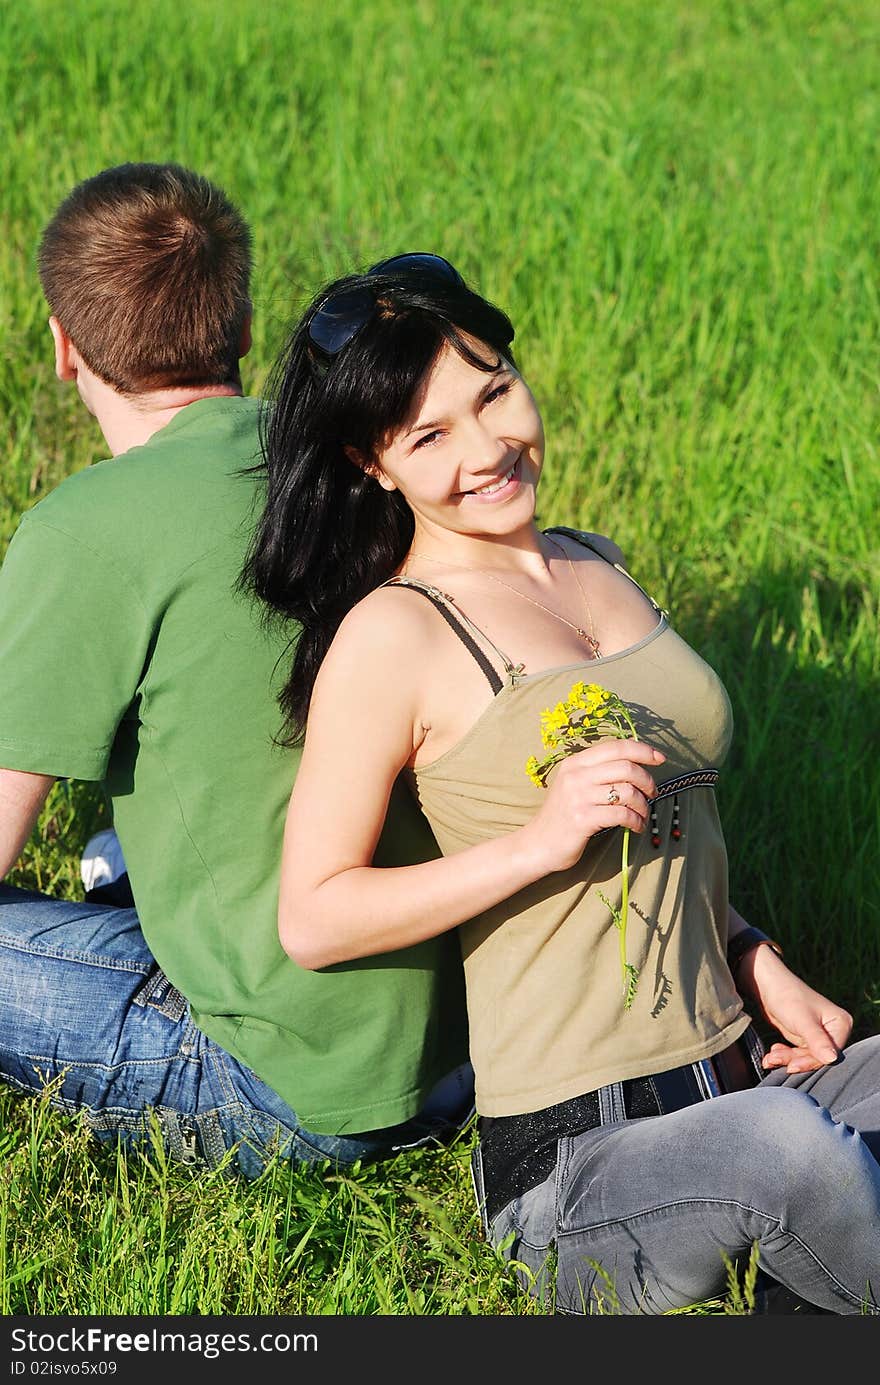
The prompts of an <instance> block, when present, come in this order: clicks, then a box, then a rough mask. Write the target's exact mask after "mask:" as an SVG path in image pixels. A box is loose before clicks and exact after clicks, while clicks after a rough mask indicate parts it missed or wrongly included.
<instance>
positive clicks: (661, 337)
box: [0, 0, 880, 1315]
mask: <svg viewBox="0 0 880 1385" xmlns="http://www.w3.org/2000/svg"><path fill="white" fill-rule="evenodd" d="M878 55H880V9H878V7H877V5H876V4H875V3H873V0H848V3H844V0H840V3H832V0H717V2H716V3H711V4H710V3H705V4H704V3H699V2H698V0H691V2H690V3H686V0H653V2H652V3H636V0H616V2H615V3H614V4H613V5H609V4H604V3H598V0H584V3H578V4H573V5H564V6H563V5H561V4H560V5H553V4H546V3H545V4H543V5H539V4H535V3H534V2H533V0H513V2H511V0H501V3H499V4H497V5H494V6H475V5H472V4H466V3H464V2H463V0H413V3H409V4H405V3H399V2H398V3H395V0H333V3H329V4H328V3H326V2H324V3H319V0H290V3H288V4H285V5H276V6H266V5H259V4H257V3H256V0H224V3H222V4H219V3H213V0H189V3H188V4H187V5H185V6H184V5H180V4H173V3H171V0H149V3H144V4H142V5H137V6H133V5H130V4H127V3H122V0H67V3H63V4H62V3H61V0H57V2H56V0H30V3H29V4H27V5H22V4H16V3H14V0H0V85H2V101H0V185H2V188H3V198H2V206H0V227H2V235H0V288H2V294H0V338H2V350H0V408H2V411H3V422H4V426H3V431H2V441H0V552H2V550H3V548H4V547H5V544H6V542H7V541H8V539H9V537H10V536H11V534H12V532H13V530H14V527H15V525H16V522H17V520H18V517H19V515H20V514H21V513H22V512H23V511H24V510H25V509H27V508H28V507H29V506H30V505H32V504H33V503H34V502H36V501H37V500H39V499H40V497H41V496H42V495H44V494H46V492H47V491H48V490H49V489H50V488H51V487H52V486H54V485H55V484H56V483H57V482H58V481H60V480H61V479H62V478H63V477H64V476H65V475H67V474H69V473H70V472H72V471H75V470H77V469H79V468H81V467H84V466H87V465H89V464H90V463H91V462H93V461H95V460H97V459H98V458H100V457H102V456H103V455H104V446H103V442H102V439H101V437H100V435H99V433H98V431H97V428H96V426H95V425H94V423H93V422H92V420H91V419H89V417H88V416H87V415H86V413H85V411H84V410H83V409H82V407H81V406H80V405H79V402H78V400H77V399H76V397H75V393H74V392H73V391H71V390H69V389H65V388H63V387H62V386H61V385H59V384H58V383H57V382H56V381H55V379H54V376H53V372H52V365H51V351H50V346H51V343H50V338H49V334H48V331H47V329H46V326H45V319H46V315H47V310H46V307H45V304H44V302H43V300H42V297H41V293H40V290H39V285H38V281H37V276H36V271H35V264H34V252H35V247H36V243H37V239H38V236H39V233H40V230H41V228H42V225H43V223H44V221H45V219H46V217H47V216H48V214H49V213H50V212H51V211H52V209H53V208H54V206H55V205H56V204H57V202H58V201H59V200H60V199H61V197H62V196H63V195H64V194H65V193H66V192H67V191H68V190H69V188H70V187H71V186H72V184H73V183H74V182H76V181H77V180H79V179H80V178H83V177H86V176H88V175H89V174H91V173H94V172H96V171H98V170H99V169H100V168H102V167H105V166H107V165H110V164H114V163H119V162H123V161H126V160H138V159H150V160H153V159H155V160H166V159H174V160H177V161H179V162H182V163H185V164H187V165H190V166H192V167H195V168H198V169H199V170H200V171H201V172H203V173H205V174H207V175H208V176H209V177H211V178H213V179H214V180H215V181H217V182H219V183H221V184H222V185H223V186H224V187H225V188H226V190H227V192H228V193H229V194H230V195H231V196H232V197H233V199H234V200H235V201H236V202H238V203H239V205H240V206H241V207H242V209H243V210H244V211H245V213H246V214H247V215H248V217H249V218H250V220H251V222H252V224H253V227H254V231H255V237H256V256H257V263H256V281H255V294H254V297H255V309H256V321H255V341H254V347H253V351H252V353H251V355H250V356H249V357H248V358H247V360H246V361H245V363H244V364H245V387H246V388H247V389H248V390H251V391H254V392H258V391H259V389H260V388H261V385H262V383H263V381H264V379H265V377H266V373H267V370H268V368H269V365H270V363H271V361H272V358H273V355H274V353H275V352H276V350H277V349H278V348H279V347H280V345H281V343H282V341H283V339H284V334H285V331H286V329H287V327H288V325H289V324H290V322H291V321H292V320H293V318H294V317H295V316H296V315H297V312H298V310H299V308H300V307H301V306H302V305H303V303H304V302H305V301H306V300H307V299H308V298H309V297H310V296H311V293H312V291H313V290H314V288H315V287H316V286H317V285H318V284H319V283H320V282H321V281H323V280H324V279H325V278H327V277H329V276H330V275H333V274H336V273H339V272H343V271H346V270H348V269H350V268H353V267H359V268H360V267H364V266H365V265H367V264H369V263H371V262H372V261H373V260H375V259H378V258H381V257H383V256H385V255H390V254H394V253H397V252H399V251H403V250H410V249H418V250H436V251H439V252H440V253H442V254H444V255H446V256H447V257H449V258H451V259H452V260H453V261H454V262H455V263H457V264H458V265H459V266H460V268H461V269H462V271H463V272H464V274H465V275H466V277H467V278H468V279H469V280H471V281H472V282H473V283H474V284H475V285H476V286H477V287H478V288H480V289H481V290H482V291H483V292H484V293H485V294H486V295H487V296H489V297H490V298H493V299H495V300H496V301H497V302H499V303H500V304H501V306H503V307H504V308H506V309H507V310H508V311H509V312H510V314H511V316H512V318H513V320H514V322H515V324H516V326H517V337H516V342H515V348H516V350H517V356H518V361H519V364H520V365H521V366H522V368H523V369H524V372H525V374H526V376H527V378H528V379H529V381H530V383H531V385H532V386H533V389H534V391H535V394H536V396H537V398H538V400H539V403H540V405H541V408H542V410H543V413H544V420H545V425H546V429H547V436H548V460H547V469H546V472H545V481H544V484H543V488H542V497H541V502H542V514H541V518H542V520H544V521H545V522H546V523H548V524H549V523H567V524H573V525H578V526H580V527H582V528H585V529H592V530H598V531H600V532H604V533H608V534H610V535H611V536H612V537H613V538H615V539H616V540H617V542H618V543H619V544H620V545H621V547H622V548H623V550H624V553H625V555H626V557H627V561H628V564H629V566H630V568H631V570H632V571H633V573H634V574H635V575H636V576H637V577H638V579H639V581H640V582H641V583H642V584H643V585H644V586H646V587H647V588H648V589H649V590H651V591H652V592H653V593H654V594H655V595H656V597H657V599H658V600H660V601H661V602H662V603H663V604H664V605H665V606H666V607H667V608H668V609H669V611H670V613H671V616H672V620H673V623H674V624H675V625H676V626H677V628H678V629H679V630H680V631H681V632H682V633H683V634H684V635H685V637H686V638H689V639H690V640H691V641H692V642H693V643H695V644H696V646H697V647H698V648H699V649H700V650H701V652H702V653H703V654H704V655H705V657H707V658H708V659H709V660H710V662H712V663H713V664H714V666H715V667H716V668H717V669H718V671H719V673H720V674H721V675H722V677H723V678H724V680H725V682H726V684H727V687H728V689H729V692H730V696H731V699H732V702H733V706H734V713H735V718H736V739H735V744H734V748H733V752H732V755H731V758H730V760H729V762H728V768H727V772H726V773H725V775H724V776H723V778H722V782H721V785H720V788H719V802H720V805H721V811H722V816H723V820H724V823H725V828H726V831H727V837H728V847H729V852H730V863H731V893H732V898H733V900H734V902H735V904H736V905H737V907H738V908H739V910H740V912H742V913H743V914H744V915H745V916H746V917H747V918H749V919H750V920H751V921H753V922H755V923H757V924H759V925H761V926H764V927H765V928H766V929H767V931H769V932H771V933H772V934H774V935H775V936H776V937H777V938H779V939H780V940H781V941H782V943H783V944H784V946H785V948H786V954H787V958H788V960H789V961H790V962H791V964H792V965H793V966H794V967H795V969H796V970H798V971H800V972H801V973H802V974H803V975H804V976H806V977H807V978H808V979H810V980H811V981H812V982H813V984H815V985H816V986H817V987H818V988H819V989H821V990H823V991H824V992H825V993H826V994H828V995H831V996H832V997H833V998H834V999H836V1000H838V1001H839V1002H841V1003H843V1004H845V1005H846V1006H847V1007H848V1008H849V1009H850V1010H851V1011H852V1012H853V1014H854V1016H855V1021H856V1034H857V1036H860V1035H862V1034H865V1033H868V1032H872V1031H874V1030H876V1029H877V1027H878V1008H880V775H878V770H877V756H878V752H880V736H878V724H880V723H878V716H877V708H878V675H880V520H878V509H880V463H878V453H877V448H878V418H880V411H878V403H880V396H878V388H880V357H878V251H880V231H878V227H880V185H878V172H877V170H878V160H877V132H878V129H880V82H878V76H877V74H878ZM59 672H60V671H59ZM103 821H104V809H103V805H102V804H101V802H100V800H99V799H98V797H97V796H96V794H95V790H94V788H93V787H91V786H83V785H74V786H71V785H67V784H63V785H59V786H58V788H57V789H56V791H55V792H54V793H53V796H52V798H51V800H50V802H49V804H48V805H47V808H46V811H45V812H44V814H43V819H42V821H41V824H40V830H39V833H38V834H37V838H38V839H37V838H35V840H34V841H33V842H32V843H31V845H30V846H29V847H28V850H27V853H26V855H25V858H24V861H23V863H22V866H21V868H20V869H19V870H18V871H17V872H16V874H15V876H14V879H16V880H17V881H19V882H20V883H36V884H37V885H39V886H40V887H41V888H44V889H48V890H56V891H60V892H62V893H66V894H71V893H74V894H75V893H76V892H77V891H78V890H79V881H78V872H77V861H78V854H79V851H80V849H81V847H82V845H83V843H84V841H85V840H86V838H87V836H88V835H89V834H90V833H91V832H92V831H93V830H94V828H95V826H96V825H97V824H99V823H101V822H103ZM0 1111H2V1124H0V1153H2V1161H3V1177H2V1178H0V1217H2V1221H3V1227H2V1231H3V1235H2V1237H0V1254H3V1256H4V1263H3V1268H2V1274H0V1280H2V1307H0V1311H2V1312H3V1313H6V1314H10V1313H27V1314H67V1313H73V1314H128V1313H131V1314H140V1313H147V1314H151V1313H161V1314H216V1313H239V1314H253V1313H259V1314H264V1313H266V1314H270V1313H284V1314H289V1313H316V1314H374V1313H382V1314H420V1315H426V1314H438V1315H466V1314H476V1315H486V1314H510V1315H523V1314H529V1313H533V1312H535V1311H536V1310H535V1309H534V1308H533V1307H532V1306H531V1304H530V1302H529V1301H528V1300H527V1299H526V1298H525V1297H524V1296H522V1295H519V1294H518V1293H517V1292H516V1290H515V1289H514V1287H513V1285H512V1283H511V1280H510V1278H509V1276H508V1274H507V1273H506V1272H504V1271H503V1270H502V1269H501V1268H500V1267H499V1265H498V1263H497V1262H496V1260H495V1258H494V1255H493V1254H492V1252H491V1251H490V1250H489V1249H488V1248H487V1247H486V1246H485V1245H483V1244H482V1243H481V1242H480V1241H479V1240H478V1239H477V1237H476V1221H475V1216H474V1209H473V1206H472V1202H471V1194H470V1187H469V1182H468V1175H467V1140H466V1139H465V1140H462V1141H461V1142H460V1143H459V1145H458V1146H456V1147H455V1148H453V1149H450V1150H447V1151H443V1152H441V1153H440V1154H436V1155H430V1156H428V1155H422V1154H420V1155H414V1156H410V1157H408V1158H400V1159H398V1160H397V1161H395V1162H394V1163H393V1164H387V1165H383V1166H382V1167H381V1168H380V1169H373V1170H366V1171H362V1172H359V1173H353V1174H350V1175H346V1176H344V1177H338V1176H332V1177H331V1176H328V1177H324V1178H322V1177H320V1176H319V1175H315V1174H302V1173H295V1174H293V1175H290V1174H289V1173H288V1172H286V1171H284V1170H283V1169H276V1170H271V1171H270V1172H269V1173H268V1174H267V1175H266V1177H265V1178H264V1179H263V1180H261V1181H260V1182H259V1183H257V1184H254V1185H250V1186H242V1185H241V1184H239V1183H235V1182H233V1181H232V1180H231V1179H229V1178H228V1177H226V1175H225V1174H223V1173H219V1174H213V1175H210V1176H199V1177H193V1176H191V1175H190V1174H188V1172H187V1171H186V1170H180V1169H175V1168H171V1167H168V1166H167V1165H166V1164H165V1161H164V1159H163V1157H162V1155H161V1151H159V1150H154V1151H152V1152H151V1153H150V1154H149V1155H148V1157H147V1158H145V1159H134V1158H132V1157H131V1156H129V1158H128V1159H127V1160H126V1159H124V1158H123V1157H122V1156H117V1155H116V1154H115V1153H113V1152H112V1151H108V1150H104V1149H95V1148H94V1147H92V1146H90V1145H88V1144H87V1143H86V1142H85V1140H84V1138H83V1134H82V1131H81V1130H79V1128H78V1127H77V1125H76V1123H74V1122H69V1121H67V1120H65V1119H63V1118H61V1117H60V1116H58V1115H56V1114H53V1113H52V1112H51V1111H49V1110H47V1109H45V1108H44V1107H41V1106H39V1105H37V1104H35V1103H30V1102H27V1101H21V1100H18V1099H15V1098H10V1097H8V1096H7V1097H4V1098H2V1101H0ZM738 1293H739V1291H736V1290H735V1289H734V1287H733V1282H732V1283H731V1292H730V1294H729V1295H728V1297H727V1299H726V1300H719V1301H718V1302H717V1303H714V1304H710V1305H705V1306H704V1307H703V1308H702V1309H701V1310H700V1311H702V1312H706V1313H709V1312H714V1313H718V1314H722V1313H730V1312H744V1311H747V1309H748V1303H747V1301H744V1300H743V1299H742V1297H741V1295H740V1296H739V1297H738ZM608 1311H613V1304H609V1308H608Z"/></svg>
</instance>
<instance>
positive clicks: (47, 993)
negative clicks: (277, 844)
mask: <svg viewBox="0 0 880 1385" xmlns="http://www.w3.org/2000/svg"><path fill="white" fill-rule="evenodd" d="M472 1077H473V1075H472V1073H471V1071H470V1068H469V1067H468V1066H466V1067H465V1068H463V1069H461V1070H457V1072H456V1073H455V1074H454V1075H453V1076H452V1080H451V1082H450V1083H447V1084H446V1085H447V1086H449V1085H451V1086H452V1087H453V1096H452V1098H451V1099H450V1098H449V1097H448V1096H446V1098H445V1099H444V1100H443V1101H442V1102H441V1101H440V1100H439V1099H437V1100H434V1101H432V1100H431V1098H429V1100H428V1102H427V1103H426V1106H425V1108H423V1110H422V1111H421V1112H420V1113H419V1115H418V1116H416V1117H414V1118H413V1119H412V1120H410V1121H407V1122H405V1123H404V1124H401V1125H397V1126H392V1127H389V1128H386V1129H384V1130H373V1131H369V1132H368V1133H365V1134H361V1135H351V1136H336V1135H322V1134H317V1133H315V1132H312V1131H309V1130H305V1129H304V1128H303V1127H302V1125H301V1124H300V1122H299V1121H298V1120H297V1117H296V1113H295V1112H294V1111H292V1110H291V1108H290V1107H289V1106H288V1105H287V1104H286V1103H285V1102H284V1101H282V1100H281V1098H280V1097H278V1096H277V1095H276V1094H275V1092H274V1091H273V1090H272V1089H271V1088H270V1087H267V1086H266V1084H265V1082H262V1081H261V1080H260V1078H259V1077H257V1076H256V1074H255V1073H254V1072H252V1071H251V1070H250V1068H248V1067H246V1066H245V1065H244V1064H243V1063H240V1062H239V1061H238V1060H237V1059H235V1058H233V1057H232V1056H231V1055H230V1054H229V1053H227V1052H225V1050H224V1049H222V1048H220V1046H219V1045H218V1044H216V1043H214V1042H213V1040H211V1039H209V1038H207V1037H206V1035H204V1034H203V1033H202V1032H201V1031H200V1030H199V1029H197V1028H196V1026H195V1025H194V1024H193V1022H192V1020H191V1019H190V1016H189V1006H188V1004H187V1002H186V1000H185V998H184V997H183V996H182V995H181V994H180V992H179V991H178V990H176V989H175V988H174V986H172V985H171V983H170V982H169V980H168V978H167V977H166V976H165V975H164V973H163V972H162V971H161V970H160V968H159V966H158V965H157V963H156V961H155V959H154V958H153V956H152V954H151V953H150V950H149V948H148V947H147V944H146V942H145V940H144V936H143V934H142V932H141V929H140V924H139V923H138V918H137V914H136V913H135V911H134V909H127V908H115V907H113V906H110V905H103V904H96V903H94V902H90V901H89V902H82V903H76V902H69V901H63V900H57V899H50V898H49V897H47V896H46V895H41V894H36V893H33V892H31V891H25V890H18V889H15V888H13V887H12V886H9V885H3V884H0V1079H3V1080H5V1081H6V1082H7V1083H9V1084H10V1085H11V1086H12V1087H13V1088H16V1089H18V1090H19V1091H24V1092H29V1093H33V1094H36V1093H39V1092H43V1091H46V1090H47V1089H48V1096H49V1099H50V1101H51V1102H52V1104H53V1105H55V1106H57V1107H60V1108H61V1109H64V1110H67V1111H77V1110H81V1111H82V1112H83V1113H84V1118H85V1120H86V1122H87V1124H88V1126H89V1128H90V1129H91V1130H92V1131H93V1133H94V1134H95V1135H96V1136H98V1137H99V1138H100V1139H123V1140H138V1139H143V1138H144V1136H145V1135H147V1134H148V1133H149V1130H150V1125H151V1113H154V1119H155V1121H157V1122H158V1126H159V1129H160V1131H161V1134H162V1137H163V1142H164V1144H165V1147H166V1148H167V1150H168V1151H169V1153H170V1154H171V1156H172V1157H176V1158H178V1159H181V1160H183V1161H184V1162H186V1163H190V1164H202V1165H207V1166H209V1167H213V1166H214V1165H216V1164H217V1163H218V1162H219V1161H220V1160H221V1159H222V1158H224V1156H225V1155H226V1152H227V1150H229V1149H234V1150H235V1152H234V1155H233V1158H232V1163H233V1166H234V1167H235V1168H237V1169H238V1171H239V1172H241V1173H242V1174H244V1175H245V1176H246V1177H248V1178H253V1177H256V1176H257V1175H258V1174H259V1173H260V1172H261V1171H262V1169H263V1168H264V1166H265V1162H266V1159H267V1157H268V1156H269V1155H270V1154H272V1153H274V1152H276V1151H277V1152H279V1153H280V1154H281V1155H282V1157H284V1158H287V1159H290V1160H293V1161H296V1162H299V1163H305V1164H313V1163H319V1162H322V1161H324V1160H328V1159H329V1160H332V1161H333V1162H334V1163H337V1164H340V1165H347V1164H353V1163H354V1162H355V1161H356V1160H363V1161H370V1160H374V1159H378V1158H382V1157H385V1156H388V1155H392V1154H394V1153H395V1152H397V1151H398V1150H400V1149H409V1148H415V1147H416V1146H419V1145H423V1144H439V1143H442V1142H443V1141H444V1140H446V1139H449V1138H450V1137H451V1136H452V1135H454V1134H455V1132H456V1131H457V1130H458V1129H459V1128H460V1127H461V1125H462V1124H464V1123H465V1122H466V1121H467V1119H468V1118H469V1117H470V1115H471V1113H472V1110H473V1082H472Z"/></svg>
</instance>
